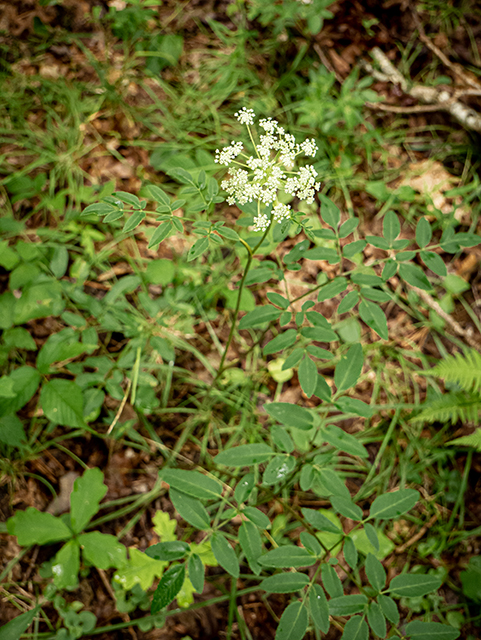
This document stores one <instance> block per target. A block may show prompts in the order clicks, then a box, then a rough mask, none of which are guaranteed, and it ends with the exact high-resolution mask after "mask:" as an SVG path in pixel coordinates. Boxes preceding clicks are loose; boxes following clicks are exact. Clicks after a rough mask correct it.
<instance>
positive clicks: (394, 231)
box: [382, 211, 401, 246]
mask: <svg viewBox="0 0 481 640" xmlns="http://www.w3.org/2000/svg"><path fill="white" fill-rule="evenodd" d="M400 233H401V225H400V224H399V220H398V217H397V215H396V214H395V213H394V211H387V212H386V215H385V216H384V220H383V223H382V235H383V236H384V238H385V239H386V240H387V241H388V242H389V245H390V246H391V245H392V243H393V242H394V240H396V238H397V237H398V235H399V234H400Z"/></svg>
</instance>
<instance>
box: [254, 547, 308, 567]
mask: <svg viewBox="0 0 481 640" xmlns="http://www.w3.org/2000/svg"><path fill="white" fill-rule="evenodd" d="M258 562H259V564H261V565H262V566H264V567H274V568H276V569H282V568H284V569H287V568H290V567H310V566H312V565H313V564H315V563H316V562H317V559H316V558H314V557H313V556H312V555H311V554H310V553H309V551H307V550H306V549H303V548H302V547H297V546H295V545H293V544H285V545H282V546H281V547H277V549H272V551H268V552H267V553H266V554H265V555H263V556H260V558H258Z"/></svg>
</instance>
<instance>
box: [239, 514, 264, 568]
mask: <svg viewBox="0 0 481 640" xmlns="http://www.w3.org/2000/svg"><path fill="white" fill-rule="evenodd" d="M238 536H239V543H240V546H241V548H242V551H243V552H244V554H245V557H246V558H247V562H248V563H249V567H250V568H251V570H252V572H253V573H254V574H255V575H256V576H258V575H259V574H260V572H261V571H262V567H261V566H260V564H259V563H258V562H257V560H258V558H259V556H260V555H261V554H262V540H261V536H260V533H259V530H258V529H257V527H256V526H255V524H253V523H252V522H249V520H246V521H245V522H243V523H242V524H241V526H240V527H239V533H238Z"/></svg>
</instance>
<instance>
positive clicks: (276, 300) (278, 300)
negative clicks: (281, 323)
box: [267, 291, 289, 310]
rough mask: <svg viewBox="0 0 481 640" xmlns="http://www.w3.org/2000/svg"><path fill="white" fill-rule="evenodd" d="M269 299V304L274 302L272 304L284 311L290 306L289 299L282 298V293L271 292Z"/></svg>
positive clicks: (268, 295)
mask: <svg viewBox="0 0 481 640" xmlns="http://www.w3.org/2000/svg"><path fill="white" fill-rule="evenodd" d="M267 298H268V300H269V302H272V304H275V305H277V306H278V307H280V308H281V309H283V310H285V309H287V307H288V306H289V300H288V299H287V298H284V296H281V294H280V293H275V292H274V291H269V292H268V294H267Z"/></svg>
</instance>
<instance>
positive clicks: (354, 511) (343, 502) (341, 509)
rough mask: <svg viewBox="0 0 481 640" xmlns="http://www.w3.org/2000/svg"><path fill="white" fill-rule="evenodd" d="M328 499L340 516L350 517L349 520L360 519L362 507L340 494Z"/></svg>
mask: <svg viewBox="0 0 481 640" xmlns="http://www.w3.org/2000/svg"><path fill="white" fill-rule="evenodd" d="M330 500H331V504H332V506H333V507H334V509H335V510H336V511H337V512H338V513H340V514H341V516H344V517H345V518H351V520H355V521H360V520H362V509H361V508H360V507H358V506H357V504H354V502H352V501H351V500H347V499H346V498H342V497H341V496H332V497H331V498H330Z"/></svg>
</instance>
